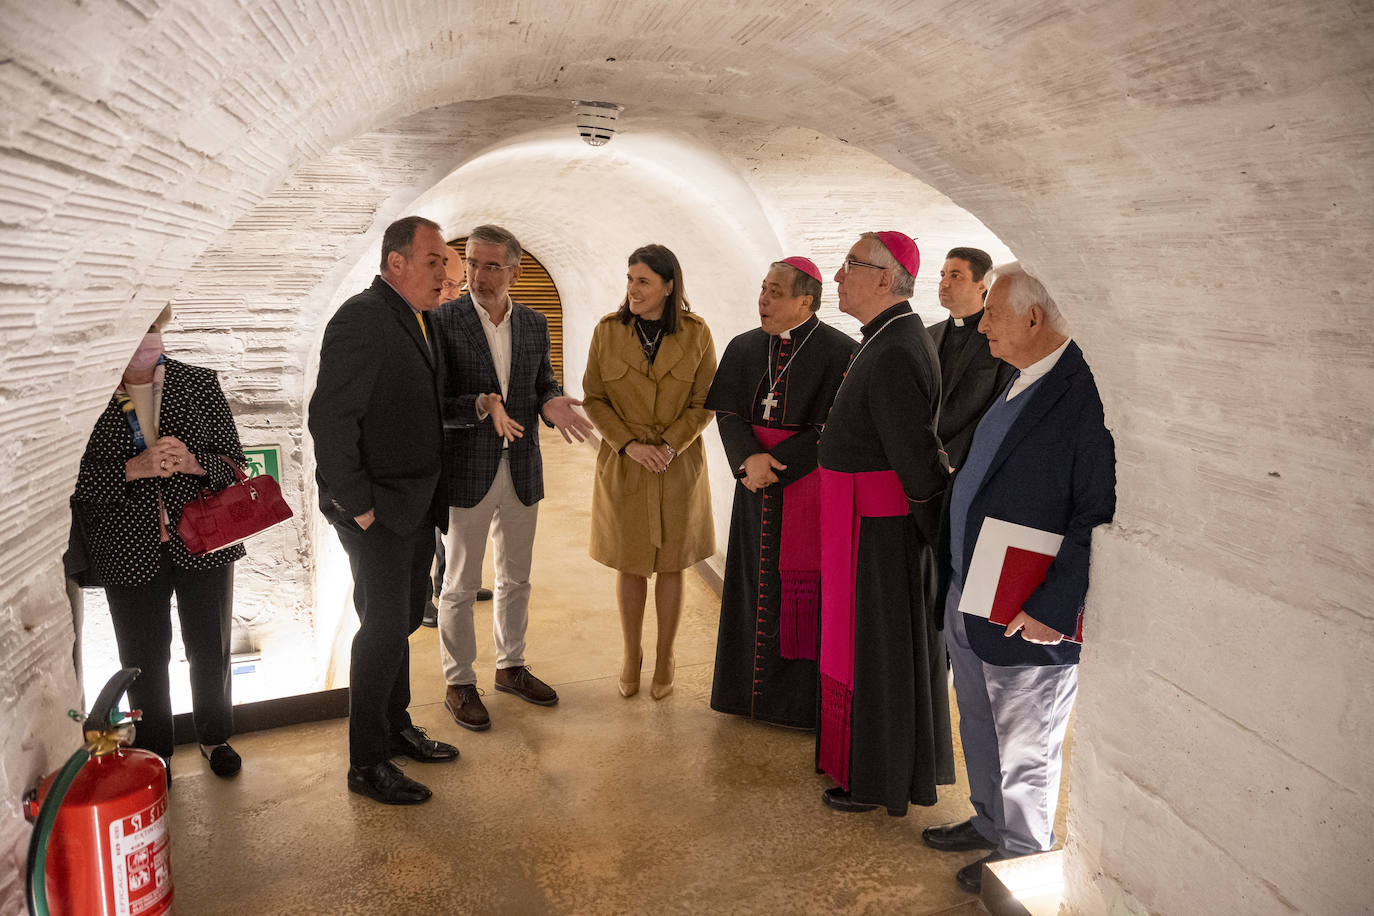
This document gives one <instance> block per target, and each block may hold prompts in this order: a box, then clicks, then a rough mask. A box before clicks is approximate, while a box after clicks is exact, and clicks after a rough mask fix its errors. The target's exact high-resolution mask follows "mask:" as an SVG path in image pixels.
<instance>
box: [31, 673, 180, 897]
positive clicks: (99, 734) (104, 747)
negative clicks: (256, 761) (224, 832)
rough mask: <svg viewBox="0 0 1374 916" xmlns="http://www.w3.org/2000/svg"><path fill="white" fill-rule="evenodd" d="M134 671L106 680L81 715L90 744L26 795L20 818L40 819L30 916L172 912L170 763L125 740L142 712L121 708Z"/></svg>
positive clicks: (35, 833) (36, 821)
mask: <svg viewBox="0 0 1374 916" xmlns="http://www.w3.org/2000/svg"><path fill="white" fill-rule="evenodd" d="M138 675H139V669H137V668H124V669H122V670H121V671H120V672H119V673H118V674H116V675H115V676H114V677H112V678H111V679H110V682H109V683H108V684H106V685H105V689H103V690H102V691H100V696H98V697H96V700H95V704H94V705H93V706H92V707H91V711H90V713H89V714H88V715H87V716H86V717H85V718H84V719H83V720H82V733H83V736H84V737H85V741H86V743H85V744H84V745H82V747H81V748H80V749H79V750H78V751H77V752H76V753H75V754H73V755H72V756H71V759H69V760H68V761H67V763H66V765H65V766H63V767H62V768H61V769H60V770H58V771H57V772H56V773H53V774H52V775H50V776H48V777H47V778H46V779H44V780H43V782H42V783H41V784H40V785H39V786H38V787H37V788H35V789H30V790H29V791H28V793H27V794H26V795H25V796H24V816H25V817H26V818H28V820H29V821H31V822H33V824H34V830H33V835H32V837H30V839H29V855H28V863H27V874H26V880H25V896H26V898H27V901H28V906H29V914H30V916H49V914H52V916H56V914H73V916H87V914H90V916H132V914H135V913H136V914H138V916H158V914H161V913H166V912H167V911H168V910H170V909H171V906H172V868H171V851H170V849H169V848H168V837H167V767H166V764H164V763H163V762H162V758H161V757H159V756H158V755H157V754H154V753H152V752H151V751H145V750H139V749H136V748H131V747H129V746H128V745H129V744H130V743H131V742H132V741H133V729H134V723H135V722H136V721H138V719H139V718H140V714H139V712H138V711H137V710H132V711H130V712H128V713H123V712H120V711H119V706H118V704H119V698H120V697H121V696H123V695H124V692H125V691H127V690H128V689H129V685H130V684H132V683H133V682H134V679H135V678H137V677H138ZM70 715H71V716H72V718H73V719H80V718H81V714H80V713H78V712H76V711H75V710H73V711H72V712H71V713H70Z"/></svg>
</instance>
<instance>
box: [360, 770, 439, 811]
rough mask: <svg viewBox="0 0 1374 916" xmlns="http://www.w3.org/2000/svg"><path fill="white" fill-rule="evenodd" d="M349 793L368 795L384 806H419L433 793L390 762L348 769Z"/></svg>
mask: <svg viewBox="0 0 1374 916" xmlns="http://www.w3.org/2000/svg"><path fill="white" fill-rule="evenodd" d="M348 791H350V792H356V793H358V794H359V795H366V796H367V797H368V798H371V799H375V800H377V801H379V802H381V803H382V804H384V805H418V804H420V803H421V802H423V801H428V800H429V797H430V795H432V794H433V793H432V792H430V791H429V789H427V788H425V787H424V786H422V785H420V784H419V783H418V782H416V781H415V780H413V779H411V778H410V777H409V776H407V775H406V774H404V773H402V772H401V771H400V769H399V768H398V767H397V766H396V764H394V763H392V762H391V761H390V760H383V761H382V762H381V763H374V764H373V765H372V766H370V767H349V768H348Z"/></svg>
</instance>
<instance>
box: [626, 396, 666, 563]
mask: <svg viewBox="0 0 1374 916" xmlns="http://www.w3.org/2000/svg"><path fill="white" fill-rule="evenodd" d="M625 425H626V426H627V427H628V428H629V430H630V432H632V433H634V438H635V441H636V442H641V443H643V444H644V445H662V444H663V431H664V430H665V429H667V427H666V426H664V425H663V424H660V423H654V424H649V425H645V424H640V423H629V422H627V423H626V424H625ZM625 460H626V461H629V462H632V463H633V464H634V471H635V472H636V473H638V474H640V475H641V476H643V477H645V478H647V481H646V485H645V487H644V518H645V519H647V520H648V523H649V544H650V545H652V546H653V548H654V549H655V550H662V549H663V478H664V477H665V476H666V475H667V474H668V472H667V471H664V472H663V473H662V474H653V473H650V472H649V471H648V470H647V469H646V468H644V467H643V466H642V465H640V464H639V462H637V461H635V460H634V459H633V458H631V457H629V456H628V455H627V456H626V457H625ZM668 466H669V467H670V468H671V467H672V464H671V463H669V465H668Z"/></svg>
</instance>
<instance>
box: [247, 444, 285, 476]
mask: <svg viewBox="0 0 1374 916" xmlns="http://www.w3.org/2000/svg"><path fill="white" fill-rule="evenodd" d="M243 453H244V454H245V455H247V456H248V476H249V477H257V476H258V475H260V474H266V475H267V476H269V477H272V478H274V479H275V480H276V481H277V483H281V446H280V445H263V446H259V447H257V448H246V449H244V450H243Z"/></svg>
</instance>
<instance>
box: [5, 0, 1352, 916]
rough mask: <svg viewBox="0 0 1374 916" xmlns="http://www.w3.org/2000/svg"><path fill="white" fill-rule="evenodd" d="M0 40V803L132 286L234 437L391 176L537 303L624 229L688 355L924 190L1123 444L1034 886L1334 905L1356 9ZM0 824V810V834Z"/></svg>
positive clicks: (201, 29) (897, 5) (1340, 776)
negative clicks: (1088, 378) (688, 336)
mask: <svg viewBox="0 0 1374 916" xmlns="http://www.w3.org/2000/svg"><path fill="white" fill-rule="evenodd" d="M0 45H3V49H2V50H0V93H3V99H4V107H3V113H2V114H0V343H2V348H0V469H2V470H0V504H2V505H4V506H5V507H6V508H7V510H8V513H7V524H6V526H5V528H4V531H3V533H0V559H2V560H3V564H4V568H5V573H4V575H3V577H0V703H4V704H6V705H7V706H10V707H11V708H12V709H13V710H14V713H13V718H12V722H13V723H14V725H13V727H12V728H10V729H7V730H6V731H5V733H4V734H3V735H0V752H2V753H0V759H2V760H3V764H4V767H3V772H4V774H5V776H4V779H3V780H0V782H3V787H4V789H5V790H6V791H7V792H8V793H9V795H10V797H15V796H16V795H17V794H18V792H19V791H21V789H22V787H23V786H26V785H28V784H29V783H30V782H32V778H33V777H34V776H35V775H36V774H37V773H39V772H40V771H46V770H50V769H52V768H53V767H54V766H55V765H56V762H57V761H56V757H55V754H56V753H57V751H58V750H59V749H61V748H63V747H65V744H66V743H67V742H66V738H65V737H64V736H65V735H66V732H65V731H63V726H62V725H61V723H60V721H59V719H60V711H61V710H65V709H66V708H67V707H68V706H70V705H75V700H74V699H73V685H74V682H73V678H72V676H71V673H70V661H69V652H70V641H71V628H70V623H69V617H68V612H67V609H66V601H65V598H64V596H63V594H62V588H61V576H60V573H59V572H58V571H57V570H58V566H59V564H58V558H59V557H60V554H61V551H62V547H63V545H64V543H65V537H66V524H67V522H66V516H65V505H66V499H67V496H68V494H69V493H70V491H71V487H72V482H73V480H74V478H75V473H76V467H77V461H78V459H79V456H80V452H81V448H82V445H83V444H84V441H85V437H86V435H87V432H88V431H89V427H90V424H91V421H92V419H93V418H94V416H95V414H96V412H97V411H98V410H99V408H100V406H101V405H102V404H103V403H104V401H105V400H106V398H107V397H108V392H109V390H110V387H111V386H112V384H113V383H114V381H115V379H116V378H117V376H118V373H119V370H120V368H121V367H122V365H123V363H124V362H125V359H126V357H127V354H128V352H129V351H130V349H131V347H132V344H133V342H134V340H135V339H136V337H137V336H138V334H139V333H140V332H141V331H142V329H143V328H144V327H146V325H147V323H148V320H149V318H150V317H151V316H152V315H154V314H156V312H157V311H158V310H159V309H160V308H161V307H162V306H163V304H165V303H166V302H167V301H168V300H169V299H172V298H175V299H177V301H178V306H179V311H180V316H181V317H180V318H179V319H178V320H179V322H180V325H181V328H182V330H183V331H184V332H188V333H187V338H188V344H187V346H189V347H192V348H195V353H196V356H197V358H200V359H201V360H202V361H204V362H207V363H210V364H216V365H219V366H221V367H223V368H225V369H226V370H227V371H228V372H230V373H232V374H233V379H234V386H233V387H234V391H235V397H236V399H237V401H236V404H235V406H236V410H237V411H238V412H239V415H240V419H241V422H243V423H245V424H247V425H248V426H250V427H252V426H254V424H257V425H258V426H261V425H262V424H266V423H270V422H278V421H279V419H280V418H281V417H286V416H291V415H296V416H299V412H300V408H301V401H302V399H303V398H304V396H305V394H306V392H307V390H308V387H309V374H310V358H311V357H310V351H311V348H312V346H313V344H314V341H315V339H316V338H317V335H318V333H319V328H320V325H321V322H322V321H323V320H324V319H325V318H326V317H327V315H328V313H329V310H330V309H331V307H332V306H333V305H334V304H336V303H337V302H338V301H339V300H340V298H341V297H342V296H343V295H346V294H347V293H348V292H349V291H351V288H352V287H353V286H354V285H356V281H357V277H358V276H359V272H361V273H366V272H367V270H366V268H365V267H364V268H359V267H358V265H360V264H362V263H364V262H365V261H366V260H368V259H369V258H371V257H374V256H375V255H374V254H372V252H375V246H376V239H377V238H378V236H379V233H380V230H381V228H382V227H383V226H384V225H385V224H386V222H388V221H389V220H390V219H393V218H395V217H397V216H400V215H403V214H404V213H405V212H408V211H409V210H410V209H412V208H416V207H418V208H421V209H426V210H428V211H429V212H431V213H432V214H433V215H435V216H436V217H438V218H439V219H441V221H446V220H451V221H453V222H452V224H451V225H450V223H449V222H445V226H446V228H452V229H453V230H454V231H453V233H452V234H455V235H456V234H458V231H459V230H462V229H466V228H470V224H471V223H472V222H476V221H481V220H485V219H488V218H492V219H497V221H500V220H502V219H505V220H506V221H508V222H510V223H512V224H513V226H512V228H517V229H518V230H519V231H520V232H521V233H522V234H523V235H525V236H526V237H527V239H528V240H530V244H531V247H532V248H537V249H538V250H539V253H540V255H541V257H544V256H545V254H547V257H548V262H549V263H550V266H551V270H553V271H554V272H555V274H556V279H557V280H558V282H559V284H560V287H561V288H564V291H565V302H566V301H567V297H568V296H569V295H571V296H572V297H573V298H572V304H571V305H570V306H569V307H570V309H571V310H572V311H573V313H574V314H576V315H591V314H600V313H602V312H604V311H607V310H609V309H610V308H612V307H613V306H614V304H615V303H614V302H613V301H608V296H610V297H611V298H613V296H614V291H615V286H616V283H615V278H616V276H617V272H618V271H619V270H620V266H619V265H620V264H621V263H623V257H624V255H625V253H626V252H627V250H628V249H627V248H626V246H627V245H631V247H632V244H638V243H640V242H642V241H648V240H649V239H648V238H642V236H644V235H645V229H646V227H654V226H656V225H663V226H664V227H665V229H664V231H665V232H667V233H677V234H678V236H679V237H680V238H681V239H682V241H681V242H680V243H679V244H680V245H682V246H683V247H684V249H685V250H687V251H690V252H692V254H693V258H694V263H696V264H700V265H701V266H699V267H696V268H695V270H696V273H695V274H690V273H689V275H688V276H689V283H697V284H698V285H697V287H696V288H697V289H698V290H700V292H698V293H697V294H696V295H697V296H699V297H700V298H701V299H702V301H703V303H704V304H705V303H709V305H704V307H708V308H709V309H711V310H713V315H712V317H713V319H715V320H718V321H719V322H720V323H721V329H722V330H720V331H718V332H717V340H718V344H719V343H723V338H724V337H725V336H727V335H726V333H725V332H724V329H725V328H728V327H730V326H731V322H733V321H734V320H735V319H734V317H733V313H731V312H730V311H729V309H730V308H731V307H732V305H733V304H734V303H739V306H740V307H747V306H748V298H747V297H748V295H749V294H751V293H752V289H751V288H747V287H746V288H745V290H744V291H743V295H744V296H745V298H744V299H743V301H742V302H741V301H740V299H739V296H740V293H739V292H737V290H738V289H739V285H738V280H737V279H736V277H737V276H742V275H744V274H747V273H748V272H749V268H750V267H751V266H753V268H754V272H755V273H757V265H756V264H755V262H756V261H757V260H758V259H759V258H760V257H771V256H773V254H774V252H775V251H777V250H779V249H788V250H792V249H793V248H797V247H800V248H806V249H809V250H814V251H827V252H828V251H830V250H832V249H833V248H834V247H835V246H837V245H838V246H839V247H841V248H842V247H844V240H845V239H847V238H850V237H852V236H853V235H854V234H855V233H857V232H858V231H860V230H862V229H868V228H883V227H884V225H883V224H881V223H876V224H875V222H874V220H875V219H877V220H882V219H888V218H892V219H896V218H898V217H904V218H910V219H912V220H913V221H914V218H915V217H916V216H920V215H923V214H930V215H931V220H932V224H933V225H932V226H931V229H930V230H929V231H930V233H931V235H930V247H924V246H925V238H926V236H925V233H926V232H927V230H926V228H924V227H923V226H921V225H909V224H904V225H903V228H908V226H909V231H912V232H914V233H915V234H917V235H921V236H923V247H924V251H925V254H926V259H927V260H926V264H927V268H928V269H932V268H934V267H936V266H938V263H937V262H938V253H933V252H938V250H939V249H940V248H941V247H942V246H944V245H945V244H946V242H945V241H944V239H946V238H948V239H949V241H948V244H954V243H955V242H957V241H958V240H959V235H960V234H961V233H964V232H968V231H973V230H974V228H976V227H977V224H978V222H979V221H981V223H982V224H983V225H985V226H986V227H987V229H989V230H991V232H992V233H995V235H996V237H997V238H998V239H1000V240H1001V242H1002V243H1005V245H1006V246H1007V247H1009V248H1010V249H1011V250H1013V251H1015V252H1016V254H1017V255H1018V256H1020V257H1021V258H1022V259H1023V260H1024V261H1025V262H1026V263H1027V264H1028V265H1029V266H1030V267H1031V269H1032V270H1033V271H1035V272H1037V273H1038V274H1039V275H1040V276H1041V277H1042V278H1043V279H1044V280H1045V282H1046V284H1047V285H1048V286H1049V288H1050V289H1051V291H1053V292H1054V293H1055V295H1056V298H1057V299H1059V300H1060V301H1061V302H1062V303H1063V304H1064V305H1065V306H1066V309H1067V311H1068V312H1069V314H1070V316H1071V318H1072V320H1073V321H1074V326H1075V336H1076V337H1077V339H1078V340H1079V341H1080V342H1081V343H1082V345H1083V347H1084V350H1085V352H1086V354H1087V356H1088V359H1089V361H1090V362H1091V364H1092V365H1093V368H1094V370H1095V372H1096V374H1097V377H1098V381H1099V385H1100V386H1101V388H1102V390H1103V396H1104V400H1105V401H1106V404H1107V410H1108V419H1109V423H1110V425H1111V426H1112V428H1113V431H1114V433H1115V435H1116V439H1117V445H1118V477H1119V509H1118V513H1117V520H1116V522H1115V524H1114V525H1113V526H1111V527H1110V528H1109V529H1105V530H1102V531H1099V533H1098V536H1097V537H1096V538H1095V540H1094V550H1095V561H1094V568H1093V579H1094V585H1093V592H1092V593H1091V595H1090V601H1091V602H1092V604H1093V607H1094V613H1095V617H1094V618H1093V619H1095V621H1096V623H1095V625H1094V626H1095V627H1096V629H1093V630H1091V631H1090V633H1091V635H1090V644H1089V646H1088V648H1087V650H1086V651H1085V666H1084V671H1083V679H1082V684H1083V691H1082V701H1081V703H1080V707H1079V711H1078V716H1079V720H1078V721H1079V745H1078V746H1079V754H1078V756H1077V757H1076V758H1075V763H1074V773H1073V785H1074V793H1075V794H1074V802H1073V805H1074V814H1073V820H1072V821H1071V833H1072V838H1071V842H1070V846H1069V862H1070V875H1069V877H1070V890H1069V901H1070V906H1071V907H1072V908H1074V909H1076V910H1077V911H1080V912H1099V911H1104V910H1106V909H1108V908H1109V907H1117V908H1118V911H1124V912H1168V913H1189V912H1201V911H1206V912H1209V913H1246V914H1252V913H1278V912H1291V911H1292V910H1293V909H1296V910H1300V911H1310V912H1349V911H1354V910H1355V909H1358V908H1359V907H1361V906H1363V905H1364V904H1365V903H1367V895H1361V894H1359V893H1358V892H1359V890H1360V888H1359V886H1358V880H1356V883H1355V884H1354V886H1353V887H1352V882H1351V880H1350V878H1349V874H1350V873H1351V871H1350V870H1351V869H1356V870H1357V869H1358V868H1359V867H1360V865H1359V862H1358V861H1356V860H1360V861H1362V859H1360V857H1361V856H1362V855H1363V854H1362V853H1359V852H1349V851H1350V850H1357V851H1358V850H1367V849H1368V848H1370V846H1371V845H1372V844H1374V827H1371V824H1374V776H1371V774H1372V773H1374V766H1371V763H1374V761H1371V759H1370V754H1371V753H1372V752H1371V750H1370V748H1374V728H1371V723H1370V717H1369V713H1368V708H1369V699H1370V697H1371V696H1374V688H1372V687H1371V679H1370V674H1369V672H1370V670H1374V658H1372V657H1371V652H1374V649H1371V646H1374V614H1371V612H1370V601H1369V598H1368V596H1369V594H1370V592H1371V590H1372V588H1374V570H1371V568H1370V565H1369V557H1370V556H1371V555H1374V521H1372V519H1374V512H1371V511H1370V510H1371V506H1370V497H1369V494H1370V492H1371V487H1370V483H1371V479H1370V474H1369V471H1368V458H1367V453H1368V450H1369V447H1370V446H1371V444H1374V422H1372V421H1371V415H1372V414H1371V411H1370V406H1371V404H1370V395H1369V392H1370V391H1371V390H1374V316H1372V315H1371V308H1370V306H1371V295H1370V288H1371V280H1370V278H1369V276H1367V272H1366V271H1362V270H1360V269H1359V268H1360V267H1361V266H1363V265H1364V264H1366V263H1368V262H1369V261H1370V254H1371V250H1370V246H1371V242H1370V239H1371V238H1374V232H1372V231H1371V230H1374V195H1371V190H1372V189H1371V182H1372V181H1374V178H1372V177H1371V176H1374V168H1371V165H1374V163H1371V155H1370V150H1371V146H1372V145H1374V143H1372V142H1371V141H1374V118H1372V117H1371V110H1370V109H1371V102H1370V98H1371V88H1374V68H1371V55H1370V52H1369V49H1370V48H1371V47H1374V28H1371V14H1370V10H1369V9H1368V7H1367V5H1362V4H1359V3H1331V2H1323V0H1304V2H1290V3H1282V4H1279V3H1270V4H1257V3H1256V4H1244V3H1234V2H1230V0H1201V2H1193V3H1187V4H1184V3H1179V2H1175V0H1122V2H1112V3H1085V2H1081V0H1051V2H1047V3H1039V4H1025V3H1017V2H1012V0H967V2H960V3H946V4H937V3H910V2H898V0H890V2H883V0H873V2H865V3H859V4H849V5H833V4H831V5H819V4H811V3H796V2H776V0H757V2H748V3H741V2H725V0H702V2H698V3H693V4H681V3H670V2H655V0H636V2H628V0H619V2H616V0H588V2H584V3H578V4H572V5H555V4H547V3H534V2H500V3H498V2H440V0H428V2H426V0H412V2H404V0H381V2H370V3H358V2H348V0H276V2H244V3H238V4H230V3H220V2H211V0H199V2H196V0H165V2H158V0H88V2H81V3H78V2H72V0H56V2H49V3H43V4H32V3H27V2H18V0H9V2H5V3H0ZM576 98H583V99H604V100H609V101H614V102H618V103H620V104H623V105H625V106H626V114H625V123H626V133H625V135H624V136H623V137H620V138H618V139H616V140H614V141H612V143H611V145H610V146H608V147H606V148H605V149H603V150H600V151H592V150H584V149H581V148H578V147H577V146H576V145H575V141H571V140H566V139H560V136H561V134H560V133H559V131H561V130H562V127H561V125H564V124H566V123H570V118H569V115H570V110H569V108H568V102H569V100H571V99H576ZM569 129H570V128H569ZM636 131H638V134H637V135H636ZM593 156H599V157H601V158H600V159H595V158H592V157H593ZM617 163H619V164H618V165H617ZM608 164H609V166H608ZM450 175H453V176H454V177H453V178H451V179H450V178H449V176H450ZM465 176H466V179H467V180H466V182H465V181H464V177H465ZM608 176H609V177H608ZM522 179H523V180H522ZM608 187H609V188H619V189H627V188H628V189H633V190H634V191H635V194H634V195H632V196H631V197H630V198H629V199H625V198H620V197H616V196H615V195H614V194H610V196H609V199H607V197H608V192H607V191H606V188H608ZM931 189H933V190H931ZM922 195H926V196H922ZM643 201H648V202H649V204H644V205H641V206H640V209H638V210H637V209H636V207H637V205H640V204H641V202H643ZM674 204H676V207H674ZM517 205H518V206H517ZM502 207H507V208H508V209H509V216H504V215H502V214H501V208H502ZM960 208H962V211H966V213H962V214H961V212H960ZM940 214H943V215H940ZM961 220H968V222H966V223H965V222H961ZM460 223H461V225H460ZM716 233H719V235H720V236H721V237H722V238H723V240H724V241H725V242H726V244H724V245H721V246H720V248H719V250H718V251H713V245H714V243H715V241H716ZM632 240H633V242H632ZM659 240H663V239H659ZM823 267H825V268H827V269H828V270H833V267H834V264H833V263H823ZM608 272H609V274H610V275H609V278H607V273H608ZM927 276H929V274H927ZM697 277H700V280H697V279H696V278H697ZM752 282H755V283H756V282H757V280H756V279H754V280H753V281H752ZM925 289H926V290H927V293H928V291H929V287H928V286H927V287H925ZM929 301H930V300H929V299H928V298H927V302H926V304H929ZM927 317H928V318H933V317H934V314H929V315H928V316H927ZM745 324H747V321H745V320H742V321H740V323H739V325H738V327H743V326H744V325H745ZM191 332H194V333H191ZM191 339H194V343H191V342H190V340H191ZM570 349H572V350H574V351H575V350H576V345H570ZM289 434H290V436H292V437H294V438H293V440H292V441H293V442H295V443H296V444H297V445H298V446H299V444H300V438H299V436H300V430H299V427H298V426H297V427H296V428H295V429H293V430H290V431H289ZM303 562H308V550H307V551H303ZM1237 761H1245V766H1244V767H1240V766H1239V765H1238V764H1237ZM1280 786H1281V787H1282V789H1281V790H1280V789H1278V788H1276V787H1280ZM1257 811H1260V812H1262V814H1260V815H1257V814H1256V812H1257ZM1257 816H1258V817H1260V818H1261V820H1262V823H1263V828H1262V829H1254V828H1255V823H1256V817H1257ZM24 836H25V828H24V827H23V825H22V824H21V823H20V822H19V821H18V820H17V816H16V815H14V814H13V813H12V812H10V813H7V814H4V815H0V856H8V857H9V861H14V858H13V856H14V850H15V849H16V848H17V847H18V844H19V843H20V842H22V841H23V839H24ZM1295 850H1297V852H1295ZM1164 876H1167V878H1166V877H1164ZM14 890H15V884H14V883H13V882H10V883H6V879H4V878H0V904H3V905H6V906H9V905H11V904H12V903H13V902H14V900H15V899H17V898H15V897H14ZM1127 908H1134V909H1127Z"/></svg>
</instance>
